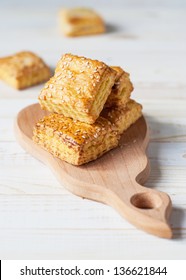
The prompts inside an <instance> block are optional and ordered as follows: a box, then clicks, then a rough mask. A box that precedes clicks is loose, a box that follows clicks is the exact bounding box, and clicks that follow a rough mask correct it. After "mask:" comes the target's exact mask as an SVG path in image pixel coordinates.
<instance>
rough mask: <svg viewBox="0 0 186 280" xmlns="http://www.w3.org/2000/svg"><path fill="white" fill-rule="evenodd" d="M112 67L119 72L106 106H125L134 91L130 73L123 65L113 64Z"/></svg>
mask: <svg viewBox="0 0 186 280" xmlns="http://www.w3.org/2000/svg"><path fill="white" fill-rule="evenodd" d="M111 68H112V69H114V70H115V71H116V72H117V76H116V80H115V84H114V86H113V88H112V91H111V94H110V95H109V97H108V99H107V102H106V104H105V107H112V106H125V105H126V104H127V102H128V101H129V99H130V96H131V92H132V91H133V85H132V83H131V81H130V75H129V74H128V73H127V72H125V71H124V70H123V69H122V68H121V67H118V66H111Z"/></svg>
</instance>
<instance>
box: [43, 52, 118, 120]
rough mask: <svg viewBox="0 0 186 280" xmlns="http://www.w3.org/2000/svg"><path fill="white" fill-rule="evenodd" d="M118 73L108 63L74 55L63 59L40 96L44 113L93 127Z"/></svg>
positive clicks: (68, 55) (64, 56) (65, 56)
mask: <svg viewBox="0 0 186 280" xmlns="http://www.w3.org/2000/svg"><path fill="white" fill-rule="evenodd" d="M116 75H117V72H116V71H115V70H113V69H112V68H110V67H109V66H108V65H106V64H105V63H103V62H101V61H98V60H92V59H88V58H85V57H79V56H76V55H72V54H65V55H63V56H62V58H61V59H60V61H59V62H58V64H57V67H56V70H55V74H54V76H53V77H52V78H51V79H50V80H49V81H48V82H47V83H46V84H45V87H44V88H43V89H42V91H41V93H40V95H39V98H38V99H39V103H40V105H41V107H42V109H44V110H48V111H50V112H55V113H59V114H63V115H64V116H66V117H71V118H73V119H74V120H79V121H81V122H86V123H94V122H95V120H96V119H97V118H98V117H99V114H100V112H101V111H102V109H103V106H104V104H105V102H106V100H107V98H108V96H109V94H110V92H111V89H112V86H113V85H114V82H115V77H116Z"/></svg>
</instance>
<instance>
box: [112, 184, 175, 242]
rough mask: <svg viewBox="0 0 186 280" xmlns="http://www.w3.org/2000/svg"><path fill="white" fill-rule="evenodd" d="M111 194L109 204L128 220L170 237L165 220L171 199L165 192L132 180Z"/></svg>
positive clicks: (151, 231) (139, 226) (145, 228)
mask: <svg viewBox="0 0 186 280" xmlns="http://www.w3.org/2000/svg"><path fill="white" fill-rule="evenodd" d="M130 184H131V182H130ZM126 190H127V192H126ZM111 196H112V197H113V199H111V201H109V204H110V205H111V206H112V207H114V208H115V209H116V210H117V211H118V212H119V213H120V214H121V215H122V216H124V217H125V218H126V219H127V220H128V221H129V222H131V223H132V224H134V225H136V226H137V227H138V228H140V229H143V230H145V231H147V232H149V233H151V234H153V235H157V236H159V237H164V238H171V237H172V231H171V228H170V226H169V225H168V222H167V219H168V217H169V214H170V211H171V200H170V197H169V196H168V195H167V194H166V193H164V192H160V191H157V190H154V189H150V188H146V187H144V186H142V185H140V184H138V183H137V182H136V181H134V182H132V186H131V185H129V186H125V187H124V188H123V189H120V190H117V192H116V190H114V192H113V193H112V195H111Z"/></svg>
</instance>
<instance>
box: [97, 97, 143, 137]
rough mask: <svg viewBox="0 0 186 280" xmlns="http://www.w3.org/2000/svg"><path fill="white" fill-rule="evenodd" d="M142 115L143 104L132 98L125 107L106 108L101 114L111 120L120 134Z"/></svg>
mask: <svg viewBox="0 0 186 280" xmlns="http://www.w3.org/2000/svg"><path fill="white" fill-rule="evenodd" d="M141 115H142V105H141V104H139V103H137V102H136V101H134V100H132V99H130V100H129V102H128V103H127V104H126V106H125V107H123V106H115V107H111V108H104V109H103V111H102V112H101V116H102V117H104V118H106V119H107V120H109V121H110V122H111V124H112V127H113V129H115V130H116V131H117V132H118V133H119V134H122V133H123V132H124V131H125V130H127V129H128V128H129V127H130V126H131V125H132V124H133V123H135V122H136V121H137V120H138V119H139V118H140V117H141Z"/></svg>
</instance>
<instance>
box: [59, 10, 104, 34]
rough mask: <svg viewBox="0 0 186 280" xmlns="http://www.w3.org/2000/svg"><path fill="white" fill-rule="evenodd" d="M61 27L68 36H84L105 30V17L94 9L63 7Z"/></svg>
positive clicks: (60, 15)
mask: <svg viewBox="0 0 186 280" xmlns="http://www.w3.org/2000/svg"><path fill="white" fill-rule="evenodd" d="M59 19H60V27H61V30H62V32H63V33H64V35H66V36H82V35H90V34H98V33H103V32H105V24H104V21H103V19H102V18H101V17H100V16H99V15H98V14H97V13H96V12H95V11H94V10H92V9H88V8H71V9H61V11H60V13H59Z"/></svg>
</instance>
